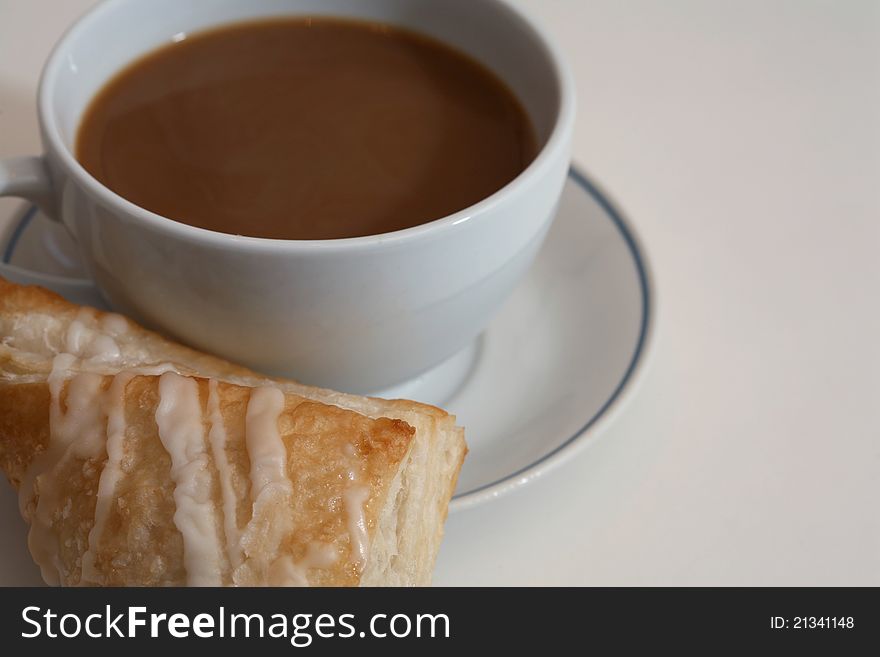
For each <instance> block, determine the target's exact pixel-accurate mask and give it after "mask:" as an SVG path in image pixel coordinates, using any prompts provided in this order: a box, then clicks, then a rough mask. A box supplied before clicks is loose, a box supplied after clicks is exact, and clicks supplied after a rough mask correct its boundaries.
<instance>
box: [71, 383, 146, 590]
mask: <svg viewBox="0 0 880 657" xmlns="http://www.w3.org/2000/svg"><path fill="white" fill-rule="evenodd" d="M134 377H135V372H133V371H124V372H120V373H119V374H117V375H116V376H115V377H113V383H111V384H110V387H109V388H108V389H107V392H106V394H105V395H104V399H103V402H104V411H105V412H106V415H107V443H106V449H107V461H106V462H105V463H104V469H103V470H102V471H101V477H100V479H99V480H98V490H97V493H96V494H95V522H94V524H93V525H92V529H91V530H90V531H89V546H88V549H87V550H86V551H85V553H83V556H82V575H81V577H80V584H86V583H88V582H94V583H98V582H99V581H100V579H99V573H98V572H97V571H96V569H95V556H96V550H97V546H98V541H100V540H101V535H102V534H103V533H104V526H105V525H106V524H107V517H108V516H109V515H110V509H111V508H112V505H113V500H114V499H115V492H116V484H117V483H118V482H119V480H120V478H121V477H122V459H123V457H124V455H125V388H126V387H127V386H128V383H129V382H130V381H131V380H132V379H133V378H134Z"/></svg>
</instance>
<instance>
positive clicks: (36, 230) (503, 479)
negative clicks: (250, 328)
mask: <svg viewBox="0 0 880 657" xmlns="http://www.w3.org/2000/svg"><path fill="white" fill-rule="evenodd" d="M2 223H5V224H6V230H5V232H4V234H3V235H2V239H0V254H2V261H3V262H4V263H6V264H11V265H14V266H18V267H20V268H22V269H29V270H31V271H36V272H41V273H45V274H50V275H51V276H47V277H46V278H45V281H43V282H42V284H44V285H45V286H46V287H50V288H53V287H54V288H55V289H56V291H58V292H59V293H61V294H62V295H66V296H69V297H71V299H72V300H74V301H77V302H81V303H82V302H86V301H89V300H92V299H98V297H97V293H96V291H95V290H94V289H93V288H92V287H91V284H90V283H89V281H88V279H87V278H86V275H85V270H84V269H83V267H82V264H81V262H80V260H79V257H78V255H77V252H76V248H75V246H74V244H73V242H72V240H71V238H70V237H69V236H68V234H67V233H66V232H65V230H64V229H63V228H62V227H61V226H60V225H59V224H57V223H54V222H52V221H50V220H49V219H47V218H46V217H45V216H43V215H41V214H40V212H39V211H38V210H37V209H36V208H35V207H28V208H25V209H24V210H23V211H22V212H20V213H18V215H16V216H15V217H13V218H12V220H10V221H5V222H2ZM0 225H2V224H0ZM61 277H65V278H67V279H75V280H74V282H73V285H69V284H67V282H65V281H64V279H63V278H61ZM653 312H654V298H653V296H652V289H651V282H650V275H649V268H648V265H647V262H646V260H645V255H644V252H643V251H642V250H641V247H640V245H639V243H638V240H637V239H636V237H635V235H634V233H633V230H632V228H631V226H630V225H629V224H628V222H627V221H626V220H625V219H624V217H623V215H622V214H621V212H620V211H619V210H618V209H617V208H616V207H615V206H614V205H613V204H612V203H611V202H610V201H609V200H608V197H607V196H606V195H605V194H604V193H603V192H602V191H600V190H599V188H598V187H597V186H596V185H595V184H594V183H593V182H592V181H591V180H590V179H589V178H587V176H586V175H584V174H583V173H582V172H581V171H579V170H578V169H574V168H573V169H572V170H571V171H570V173H569V176H568V180H567V181H566V184H565V189H564V191H563V194H562V199H561V202H560V205H559V210H558V214H557V217H556V219H555V221H554V223H553V226H552V228H551V229H550V232H549V234H548V236H547V239H546V242H545V243H544V245H543V247H542V248H541V251H540V253H539V254H538V256H537V259H536V261H535V263H534V265H533V266H532V268H531V270H530V271H529V273H528V274H527V275H526V277H525V279H524V280H523V281H522V282H521V283H520V284H519V286H518V287H517V289H516V290H515V291H514V293H513V295H512V297H511V298H510V299H509V300H508V301H507V303H506V304H505V305H504V307H503V308H502V310H501V311H500V312H499V314H498V315H497V316H496V317H495V318H494V319H493V321H492V322H491V324H490V325H489V327H488V328H487V329H486V331H485V332H484V333H483V334H482V335H481V336H480V337H479V338H478V339H477V341H476V342H475V343H473V344H472V345H470V346H468V347H467V348H466V349H464V350H463V351H461V352H460V353H459V354H456V355H455V356H453V357H452V358H451V359H449V360H448V361H446V362H445V363H443V364H441V365H439V366H437V367H435V368H434V369H432V370H431V371H429V372H427V373H425V374H422V375H421V376H419V377H417V378H416V379H413V380H411V381H408V382H406V383H404V384H402V385H399V386H395V387H394V388H390V389H387V390H382V391H377V392H376V394H377V395H378V396H383V397H403V398H411V399H417V400H419V401H423V402H427V403H430V404H435V405H437V406H442V407H443V408H445V409H446V410H448V411H449V412H451V413H454V414H455V415H456V416H457V417H458V423H459V424H461V425H462V426H464V427H465V437H466V439H467V442H468V447H469V449H470V452H469V454H468V457H467V459H465V463H464V467H463V468H462V471H461V475H460V477H459V481H458V488H457V489H456V493H455V497H454V499H453V501H452V505H451V508H452V510H459V509H462V508H465V507H470V506H473V505H476V504H479V503H482V502H486V501H488V500H491V499H494V498H496V497H498V496H499V495H503V494H504V493H506V492H508V491H510V490H512V489H514V488H516V487H519V486H523V485H525V484H527V483H529V482H530V481H532V480H534V479H535V478H537V477H539V476H542V475H544V474H546V473H547V472H549V471H550V470H551V469H552V468H553V467H554V466H556V465H558V464H560V463H562V462H563V461H565V460H567V459H569V458H571V457H572V456H573V455H574V454H575V453H576V452H577V451H579V450H580V449H581V448H583V447H585V446H586V445H589V444H591V443H592V442H593V441H594V440H595V439H596V438H597V437H598V435H599V434H600V432H601V430H602V428H603V426H604V425H605V424H607V422H608V421H609V420H610V419H611V418H612V416H613V415H614V413H615V412H616V411H617V410H618V409H619V408H620V407H621V406H622V403H623V401H624V400H625V398H626V396H627V394H628V393H629V392H630V391H631V390H632V389H633V387H634V383H635V380H636V379H637V375H638V373H639V372H640V371H641V369H642V367H641V366H642V364H643V362H644V359H645V354H646V351H647V347H648V344H649V341H650V334H651V325H652V316H653Z"/></svg>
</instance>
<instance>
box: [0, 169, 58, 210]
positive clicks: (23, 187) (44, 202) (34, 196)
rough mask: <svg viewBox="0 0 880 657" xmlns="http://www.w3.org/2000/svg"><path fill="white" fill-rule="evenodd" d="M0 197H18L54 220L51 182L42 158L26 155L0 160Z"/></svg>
mask: <svg viewBox="0 0 880 657" xmlns="http://www.w3.org/2000/svg"><path fill="white" fill-rule="evenodd" d="M0 196H20V197H22V198H26V199H28V200H29V201H31V202H32V203H35V204H36V205H37V206H38V207H39V208H40V210H42V211H43V212H44V213H45V214H46V216H49V217H52V218H53V219H55V218H56V216H55V203H54V196H53V194H52V180H51V179H50V178H49V169H48V168H47V167H46V161H45V160H44V159H43V158H42V157H35V156H32V155H27V156H23V157H10V158H7V159H4V160H0Z"/></svg>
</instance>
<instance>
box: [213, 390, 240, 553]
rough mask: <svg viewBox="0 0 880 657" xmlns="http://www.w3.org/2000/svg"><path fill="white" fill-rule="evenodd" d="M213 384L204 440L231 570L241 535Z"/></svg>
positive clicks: (238, 548)
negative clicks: (214, 474) (208, 449)
mask: <svg viewBox="0 0 880 657" xmlns="http://www.w3.org/2000/svg"><path fill="white" fill-rule="evenodd" d="M217 385H218V384H217V381H216V379H211V380H210V381H208V420H209V421H210V423H211V429H210V431H209V432H208V441H209V442H210V443H211V454H212V455H213V456H214V464H215V466H216V467H217V475H218V477H219V479H220V495H221V497H222V499H223V520H224V522H223V530H224V534H225V536H226V553H227V555H228V557H229V563H230V565H231V566H232V568H233V569H235V568H237V567H238V566H239V565H240V564H241V532H240V531H239V530H238V522H237V516H236V510H237V499H236V495H235V488H234V487H233V485H232V475H233V472H232V465H231V464H230V463H229V455H228V454H227V453H226V442H227V440H228V436H227V435H226V426H225V425H224V423H223V414H222V413H221V412H220V394H219V392H218V390H217Z"/></svg>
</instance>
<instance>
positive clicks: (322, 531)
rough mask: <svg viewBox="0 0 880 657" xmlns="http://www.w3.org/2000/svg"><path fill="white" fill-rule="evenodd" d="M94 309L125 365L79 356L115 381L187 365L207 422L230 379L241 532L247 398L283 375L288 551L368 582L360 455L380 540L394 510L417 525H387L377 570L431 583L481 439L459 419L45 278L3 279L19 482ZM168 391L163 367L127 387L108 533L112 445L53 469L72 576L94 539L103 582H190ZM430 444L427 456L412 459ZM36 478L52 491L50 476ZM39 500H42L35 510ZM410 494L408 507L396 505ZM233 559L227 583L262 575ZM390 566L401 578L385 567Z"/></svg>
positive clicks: (0, 296) (6, 448)
mask: <svg viewBox="0 0 880 657" xmlns="http://www.w3.org/2000/svg"><path fill="white" fill-rule="evenodd" d="M111 320H112V321H111ZM81 321H82V322H85V323H87V324H89V325H91V326H93V327H98V328H100V330H102V331H103V330H105V329H104V328H103V327H105V325H106V326H107V327H110V328H108V329H106V330H107V331H109V333H108V334H112V337H113V339H114V340H115V343H116V344H117V345H118V347H119V351H120V354H119V357H118V358H117V359H116V361H114V362H105V361H101V360H99V361H96V362H92V361H91V360H89V359H86V358H82V359H80V360H79V361H77V368H78V371H88V372H92V373H94V375H101V376H103V380H102V382H101V388H102V390H104V391H106V390H107V389H108V388H109V387H110V385H111V383H112V381H113V379H114V376H115V375H116V374H117V373H118V372H120V371H123V370H126V369H128V368H132V367H133V368H142V367H144V366H155V365H160V364H161V365H162V366H163V367H164V366H167V365H168V364H171V365H172V366H173V369H174V370H175V371H177V372H179V373H180V374H181V375H184V376H186V377H189V378H190V379H192V380H194V381H196V382H197V386H198V399H199V404H200V406H201V410H202V418H203V423H204V425H205V431H206V432H207V430H208V425H209V423H210V422H209V419H208V411H207V403H208V402H207V399H208V395H209V393H208V387H209V385H210V384H209V379H215V380H218V381H219V383H217V384H216V386H217V388H216V389H217V394H218V395H219V401H220V414H221V416H222V418H223V425H224V428H225V432H226V438H227V442H226V449H225V452H224V454H225V458H226V459H227V461H228V464H229V467H230V469H231V479H230V482H231V487H232V490H233V491H234V497H235V523H234V524H235V527H236V528H237V529H238V530H239V531H244V529H245V528H246V527H247V526H248V523H249V522H250V521H251V520H252V514H253V501H254V500H253V495H252V491H251V478H250V461H249V457H248V448H247V445H246V435H245V433H246V432H245V417H246V414H247V406H248V401H249V399H250V396H251V394H252V390H253V388H254V387H255V386H264V385H272V386H277V387H278V388H280V389H281V390H282V391H283V392H284V406H283V411H282V412H281V414H280V416H279V418H278V422H277V424H278V429H279V433H280V436H281V438H282V441H283V443H284V447H285V449H286V451H287V455H288V462H287V475H288V477H289V479H290V482H291V486H292V494H291V496H290V500H291V504H290V506H289V508H288V507H286V508H285V509H284V510H283V513H285V514H288V515H289V519H290V521H291V522H292V526H293V527H294V528H295V531H292V532H290V533H289V535H287V536H286V537H285V538H284V540H283V542H282V544H281V547H280V552H281V553H283V554H286V555H289V556H290V557H291V558H292V559H293V562H296V563H300V562H302V560H303V559H305V557H306V555H307V553H308V550H309V549H310V546H314V545H316V544H321V545H324V544H327V545H330V546H332V548H333V550H335V553H336V554H337V556H338V558H337V560H336V562H335V563H334V564H333V565H331V566H327V567H321V568H315V569H312V570H310V571H309V581H310V583H311V584H316V585H353V584H358V583H359V582H360V581H361V577H362V575H363V571H362V570H361V565H360V564H358V562H357V559H356V558H355V557H354V556H353V552H352V541H353V537H352V533H351V527H350V519H349V518H347V517H346V513H345V508H344V506H345V505H344V502H343V496H344V491H345V490H346V487H349V486H351V485H352V477H353V476H354V475H353V468H354V470H356V471H357V473H356V476H357V478H358V483H359V484H364V485H367V486H368V487H369V497H368V499H367V501H366V503H365V506H364V516H365V523H366V526H367V529H368V533H369V536H370V537H371V539H370V540H376V541H377V542H379V541H378V539H376V537H375V536H374V534H376V532H377V527H378V525H379V523H380V514H384V522H385V523H386V524H387V523H389V522H390V525H389V527H391V529H392V530H393V531H397V532H401V531H404V532H409V534H408V535H407V536H406V537H401V536H399V535H398V537H397V538H394V536H390V537H388V536H385V538H384V539H383V546H384V547H383V548H382V549H381V550H379V552H382V554H383V555H385V556H384V557H383V559H384V558H385V557H387V558H388V559H390V561H387V562H386V561H385V560H383V559H380V561H381V563H379V562H376V563H379V565H378V566H377V567H378V571H377V572H379V573H380V575H379V577H378V579H377V580H375V581H374V583H383V582H385V581H386V580H385V579H383V577H386V576H393V581H394V582H395V583H409V584H415V583H427V582H428V581H429V579H430V572H431V570H432V567H433V560H434V557H435V556H436V550H437V547H438V545H439V539H440V535H441V534H442V521H443V519H445V517H446V512H447V508H448V501H449V499H450V497H451V495H452V491H453V489H454V486H455V479H456V477H457V474H458V470H459V468H460V466H461V461H462V459H463V458H464V454H465V452H466V448H465V446H464V440H463V435H462V432H461V429H458V428H456V427H455V426H454V418H453V417H452V416H450V415H448V414H447V413H445V412H444V411H442V410H441V409H438V408H436V407H433V406H428V405H425V404H419V403H417V402H409V401H407V400H394V401H386V400H381V399H376V398H366V397H358V396H354V395H346V394H342V393H335V392H333V391H329V390H323V389H319V388H313V387H310V386H305V385H302V384H299V383H296V382H293V381H289V380H282V379H268V378H265V377H262V376H260V375H258V374H256V373H253V372H251V371H250V370H247V369H246V368H243V367H239V366H236V365H233V364H231V363H227V362H225V361H223V360H221V359H218V358H215V357H213V356H209V355H207V354H202V353H199V352H197V351H194V350H192V349H189V348H187V347H183V346H181V345H178V344H175V343H173V342H170V341H168V340H166V339H165V338H163V337H161V336H159V335H158V334H156V333H153V332H151V331H147V330H145V329H143V328H141V327H139V326H138V325H136V324H135V323H134V322H131V321H130V320H125V319H123V318H121V317H120V316H118V315H115V316H114V315H110V314H108V313H102V312H100V311H97V310H94V309H83V308H81V307H79V306H76V305H73V304H70V303H68V302H67V301H65V300H64V299H62V298H61V297H59V296H57V295H55V294H53V293H51V292H49V291H46V290H43V289H41V288H37V287H24V286H19V285H14V284H12V283H9V282H7V281H5V280H3V279H2V278H0V468H2V469H3V471H4V472H5V473H6V474H7V477H8V478H9V479H10V481H11V482H12V483H13V484H14V485H15V486H16V487H18V486H19V485H21V483H22V480H23V479H24V478H25V473H26V471H27V468H28V465H29V464H30V463H31V462H32V460H33V459H34V458H35V457H36V456H38V455H39V454H40V453H41V452H42V451H43V450H44V449H45V448H46V446H47V445H48V444H49V442H50V441H49V415H50V406H51V395H50V390H49V386H48V384H47V377H48V376H49V373H50V371H51V370H52V360H53V358H54V355H55V354H56V353H59V352H62V351H64V349H65V346H64V345H65V340H68V339H69V338H67V337H65V336H66V334H67V331H68V330H69V329H70V327H71V326H72V325H73V323H75V322H81ZM120 326H121V327H122V328H120ZM158 390H159V376H158V375H154V374H153V373H148V374H147V375H140V376H135V377H134V378H133V379H132V380H131V381H130V382H129V383H128V384H127V386H126V388H125V395H124V409H125V410H124V416H125V424H126V433H125V436H126V439H125V442H124V456H123V458H122V460H121V469H122V472H123V476H122V477H121V478H120V480H119V483H118V485H117V487H116V489H115V490H114V500H113V504H112V506H111V507H110V510H109V513H108V514H107V519H106V526H105V528H104V531H103V532H101V536H100V538H99V539H98V540H97V541H95V540H91V541H90V532H91V530H92V527H93V525H94V518H95V510H96V495H97V492H98V487H99V480H100V477H101V473H102V471H103V470H104V467H105V464H106V462H107V452H106V449H105V450H104V451H103V452H101V454H99V455H97V456H92V457H88V458H84V457H79V456H74V457H72V458H68V459H64V460H62V461H61V462H60V464H59V465H58V467H57V469H56V471H55V472H54V473H52V477H54V478H55V479H54V480H56V481H60V482H63V495H64V500H63V502H64V503H63V504H60V505H59V506H58V509H57V512H56V513H55V514H54V516H53V518H52V530H53V532H54V533H55V535H56V536H57V537H58V541H59V543H58V545H59V551H58V556H59V560H60V562H61V563H62V564H63V568H62V570H63V572H62V580H63V581H64V582H65V583H68V584H76V583H79V582H80V564H81V561H82V557H83V554H84V553H85V552H86V551H88V550H91V552H92V553H93V556H94V567H95V573H94V574H93V575H92V577H93V578H94V579H95V582H93V583H100V584H105V585H167V584H183V583H186V581H187V580H186V572H185V568H184V557H183V552H184V541H183V537H182V534H181V532H180V531H179V530H178V529H177V527H176V525H175V509H176V505H175V500H174V484H173V482H172V480H171V469H172V463H171V457H170V456H169V453H168V451H167V450H166V449H165V447H163V444H162V440H161V438H160V437H159V433H158V428H157V423H156V412H157V407H158V404H159V401H160V394H159V392H158ZM66 396H67V386H66V385H65V386H63V387H62V391H61V395H60V400H61V405H62V407H63V406H64V404H65V403H66ZM416 444H418V445H419V448H418V450H416V449H415V445H416ZM416 452H418V454H419V455H420V456H418V457H415V456H413V454H415V453H416ZM426 456H427V458H426ZM207 461H208V468H209V469H210V470H211V473H212V477H213V479H212V482H213V483H212V490H211V498H212V500H213V509H214V514H215V517H214V523H215V526H216V528H217V532H218V540H219V541H221V542H223V541H225V536H224V534H223V530H222V527H223V521H224V516H223V510H222V508H221V507H222V502H221V496H222V491H221V484H220V483H219V475H218V464H217V463H215V462H214V455H213V454H210V453H209V455H208V459H207ZM401 482H404V484H403V485H404V487H405V488H406V487H407V486H409V488H407V489H406V490H405V491H404V494H402V495H401V494H399V493H398V492H395V491H397V490H398V488H395V487H400V486H401V485H402V484H401ZM407 482H408V483H407ZM426 482H428V483H426ZM34 489H35V492H36V493H37V495H38V494H39V490H40V480H39V479H38V480H37V482H36V484H34ZM35 499H37V498H35ZM35 499H34V500H31V501H30V504H29V505H28V506H27V510H26V515H28V517H30V514H32V513H33V509H34V502H35ZM400 500H403V502H402V504H404V505H405V506H406V508H405V509H398V508H397V504H398V501H400ZM419 509H422V510H424V511H425V513H423V514H421V513H419ZM398 513H399V514H400V519H401V520H400V523H399V526H398V527H397V529H394V527H395V526H396V524H397V523H395V522H394V521H393V517H394V516H396V515H397V514H398ZM389 514H391V515H389ZM404 520H406V522H404ZM91 538H92V539H94V538H95V537H94V536H93V537H91ZM385 539H387V540H385ZM258 542H259V541H258ZM385 544H387V545H385ZM395 545H396V547H395ZM388 550H391V551H392V552H393V551H394V550H399V551H400V552H401V553H400V555H399V558H396V557H393V555H392V556H390V557H389V556H388V555H387V554H385V552H388ZM389 554H392V553H389ZM224 559H225V562H224V564H223V572H222V577H223V583H225V584H229V583H232V582H233V580H235V581H236V582H237V583H245V584H247V583H249V580H248V575H247V573H246V572H245V574H244V575H241V573H239V575H240V577H239V576H236V575H234V573H233V571H234V570H235V568H234V564H233V563H232V562H231V560H230V559H231V557H230V556H229V555H226V556H225V557H224ZM376 563H374V564H373V566H375V565H376ZM394 564H397V566H394ZM371 568H372V569H373V570H375V568H373V567H372V566H371ZM395 568H397V571H395ZM386 571H387V572H389V573H391V575H384V574H383V573H385V572H386ZM395 572H396V574H395ZM236 577H238V579H236ZM239 580H240V581H239Z"/></svg>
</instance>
